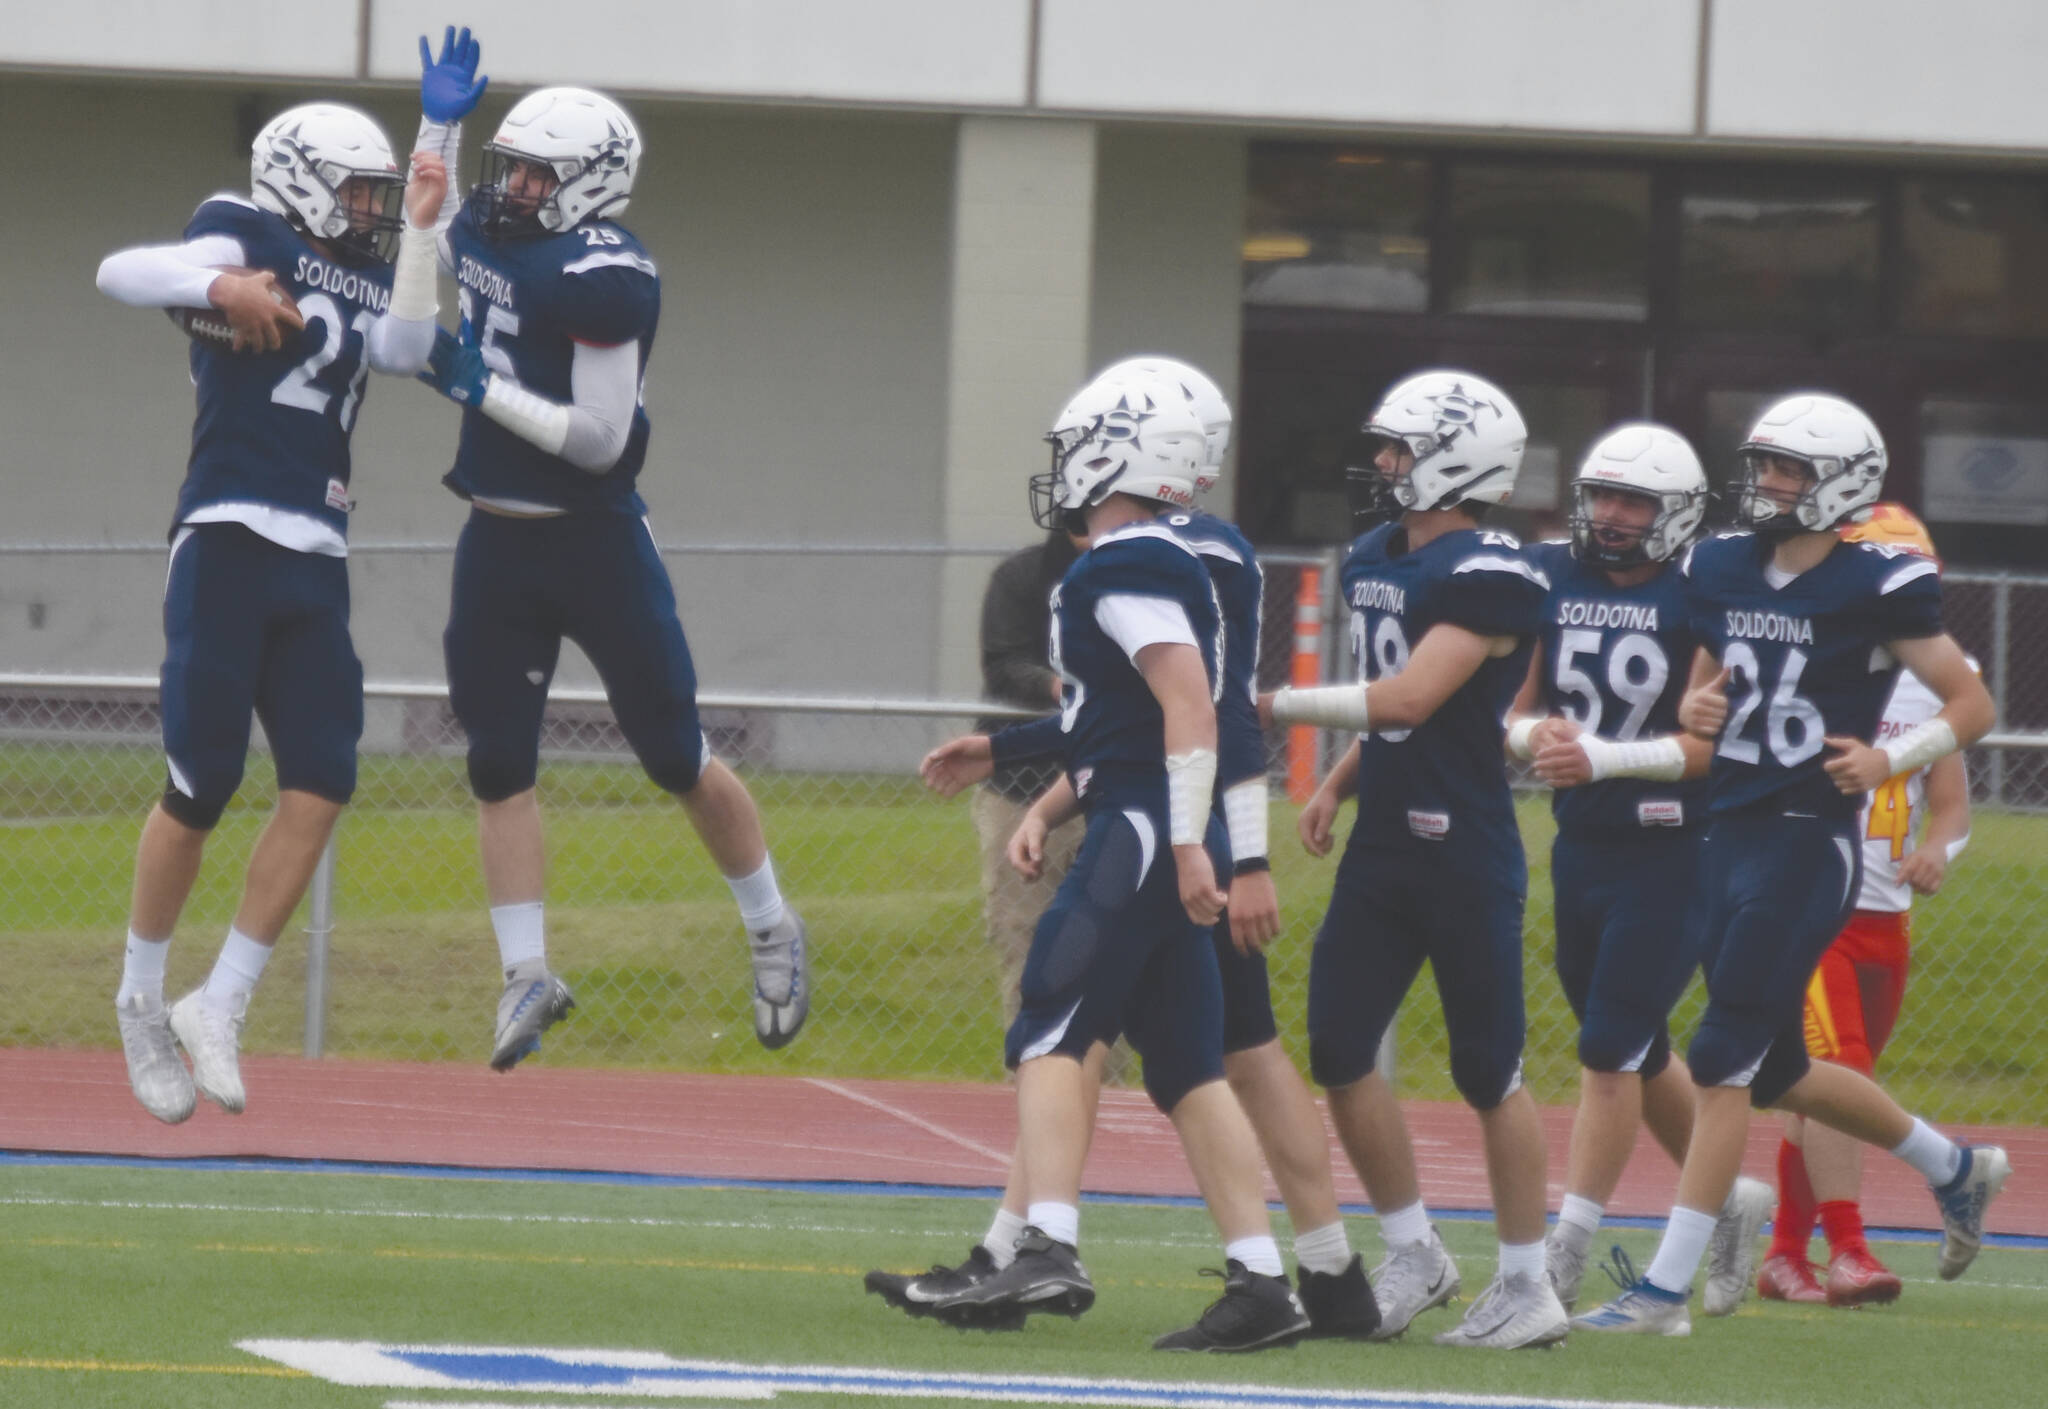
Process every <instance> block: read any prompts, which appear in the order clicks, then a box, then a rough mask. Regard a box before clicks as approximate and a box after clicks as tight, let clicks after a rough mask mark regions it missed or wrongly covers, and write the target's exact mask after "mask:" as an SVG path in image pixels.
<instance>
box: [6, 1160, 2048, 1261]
mask: <svg viewBox="0 0 2048 1409" xmlns="http://www.w3.org/2000/svg"><path fill="white" fill-rule="evenodd" d="M10 1165H11V1166H16V1167H20V1168H27V1169H38V1168H42V1169H151V1170H192V1171H197V1172H203V1173H209V1174H222V1173H227V1174H361V1175H381V1176H385V1177H390V1178H400V1179H477V1180H496V1181H502V1182H505V1183H514V1184H569V1185H578V1184H588V1185H597V1186H600V1187H615V1188H628V1189H739V1190H743V1191H747V1192H752V1193H769V1194H777V1193H779V1194H865V1195H872V1196H874V1197H876V1198H914V1199H976V1200H982V1201H987V1200H991V1199H996V1198H1000V1197H1001V1196H1002V1192H1003V1191H1002V1190H1001V1189H1000V1188H998V1187H996V1186H994V1185H982V1186H979V1187H971V1186H962V1185H958V1184H908V1183H873V1184H870V1183H863V1182H861V1181H859V1180H855V1179H714V1178H707V1177H705V1176H703V1175H695V1174H627V1173H619V1172H614V1171H606V1170H600V1169H477V1168H471V1167H468V1166H465V1165H453V1164H380V1163H377V1162H376V1161H374V1160H319V1159H313V1160H301V1159H249V1158H239V1159H236V1158H224V1157H207V1158H197V1159H157V1158H151V1157H147V1156H142V1155H75V1154H63V1153H59V1152H54V1151H46V1150H0V1169H4V1168H7V1167H8V1166H10ZM1082 1199H1083V1201H1084V1202H1086V1203H1091V1204H1114V1205H1125V1206H1129V1207H1134V1208H1200V1207H1201V1206H1202V1201H1201V1200H1200V1199H1198V1198H1192V1197H1189V1196H1187V1195H1184V1194H1084V1195H1083V1196H1082ZM1268 1207H1269V1208H1271V1209H1274V1210H1276V1211H1277V1210H1279V1209H1280V1207H1281V1206H1280V1205H1279V1204H1277V1203H1274V1204H1269V1205H1268ZM1341 1209H1342V1212H1343V1213H1345V1214H1346V1215H1347V1216H1350V1217H1354V1218H1364V1217H1369V1216H1370V1215H1371V1214H1372V1205H1371V1204H1357V1203H1351V1204H1344V1205H1341ZM1430 1216H1431V1217H1433V1218H1439V1219H1443V1220H1444V1221H1446V1222H1452V1223H1491V1222H1492V1221H1493V1210H1492V1209H1486V1208H1468V1209H1457V1208H1452V1209H1438V1208H1434V1207H1432V1208H1431V1209H1430ZM1600 1226H1601V1227H1603V1228H1649V1229H1660V1228H1662V1227H1663V1226H1664V1220H1663V1218H1661V1217H1648V1218H1646V1217H1640V1216H1626V1215H1624V1216H1609V1217H1607V1218H1605V1219H1603V1220H1601V1225H1600ZM1865 1231H1866V1232H1868V1233H1869V1234H1871V1235H1872V1236H1874V1237H1876V1238H1877V1239H1878V1240H1879V1241H1881V1242H1888V1243H1938V1242H1940V1241H1941V1234H1940V1233H1938V1232H1932V1231H1930V1230H1928V1229H1925V1228H1887V1227H1881V1226H1876V1225H1873V1226H1872V1227H1870V1228H1868V1229H1866V1230H1865ZM1984 1246H1986V1247H1988V1248H2007V1249H2010V1250H2013V1251H2017V1252H2048V1235H2042V1234H2037V1233H1986V1234H1985V1235H1984Z"/></svg>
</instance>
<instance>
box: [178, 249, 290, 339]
mask: <svg viewBox="0 0 2048 1409" xmlns="http://www.w3.org/2000/svg"><path fill="white" fill-rule="evenodd" d="M214 267H215V268H217V269H218V270H220V272H221V273H223V274H257V273H261V272H263V271H261V270H257V269H249V268H246V267H244V266H242V265H237V264H220V265H215V266H214ZM270 296H271V297H272V298H274V299H276V300H277V301H278V302H279V303H281V304H284V305H286V306H287V307H296V305H294V304H293V303H292V298H291V295H290V294H287V293H286V292H285V291H284V290H283V289H272V290H271V291H270ZM164 316H165V317H167V318H169V319H170V320H171V321H172V322H173V323H175V324H177V325H178V327H179V329H180V330H181V331H182V332H183V333H184V334H185V336H186V337H188V338H191V339H192V340H193V341H195V342H204V343H212V344H214V345H215V346H217V347H233V346H234V345H235V330H234V326H233V325H232V324H230V323H229V322H228V316H227V314H225V313H223V312H221V311H220V310H219V309H218V308H211V307H209V308H166V309H165V310H164Z"/></svg>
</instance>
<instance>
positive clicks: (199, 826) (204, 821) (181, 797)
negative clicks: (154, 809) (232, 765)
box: [163, 775, 242, 832]
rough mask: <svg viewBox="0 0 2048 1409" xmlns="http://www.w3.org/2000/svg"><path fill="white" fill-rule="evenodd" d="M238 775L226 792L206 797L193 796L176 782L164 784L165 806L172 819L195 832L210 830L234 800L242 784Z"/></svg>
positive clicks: (165, 810) (216, 824)
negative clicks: (181, 789) (186, 792)
mask: <svg viewBox="0 0 2048 1409" xmlns="http://www.w3.org/2000/svg"><path fill="white" fill-rule="evenodd" d="M241 781H242V780H241V778H240V776H239V775H238V776H237V777H236V778H235V780H234V781H233V782H232V783H231V784H229V786H228V789H227V791H226V792H224V793H215V794H214V795H212V796H211V797H208V798H206V799H200V798H196V797H191V796H189V795H187V794H185V793H182V792H180V791H178V788H177V786H176V785H175V784H173V783H170V782H169V781H166V782H165V784H164V797H163V808H164V812H165V813H166V814H167V815H169V817H170V818H171V820H172V821H175V822H181V823H183V824H184V825H185V826H187V827H190V828H191V829H192V830H193V831H195V832H210V831H212V830H213V829H214V828H215V827H216V826H218V825H219V823H220V815H221V813H223V812H225V811H226V810H227V806H228V804H229V803H230V802H232V801H233V800H234V796H235V788H236V787H238V786H240V785H241Z"/></svg>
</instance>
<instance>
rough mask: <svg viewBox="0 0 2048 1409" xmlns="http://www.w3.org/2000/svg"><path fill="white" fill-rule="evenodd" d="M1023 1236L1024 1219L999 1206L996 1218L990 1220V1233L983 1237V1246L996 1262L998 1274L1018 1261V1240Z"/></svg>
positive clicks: (997, 1206)
mask: <svg viewBox="0 0 2048 1409" xmlns="http://www.w3.org/2000/svg"><path fill="white" fill-rule="evenodd" d="M1023 1236H1024V1219H1023V1217H1022V1216H1021V1215H1019V1214H1015V1213H1012V1212H1010V1211H1009V1210H1008V1209H1006V1208H1004V1207H1003V1206H1002V1205H1001V1204H997V1205H996V1216H995V1217H994V1218H992V1219H990V1220H989V1225H988V1231H987V1232H986V1233H984V1234H982V1235H981V1245H982V1246H983V1247H985V1248H987V1249H988V1255H989V1256H990V1257H992V1258H994V1259H995V1260H996V1270H997V1271H998V1272H1000V1271H1002V1269H1003V1268H1005V1267H1008V1266H1009V1265H1010V1264H1011V1263H1013V1262H1015V1261H1016V1260H1017V1239H1019V1238H1021V1237H1023Z"/></svg>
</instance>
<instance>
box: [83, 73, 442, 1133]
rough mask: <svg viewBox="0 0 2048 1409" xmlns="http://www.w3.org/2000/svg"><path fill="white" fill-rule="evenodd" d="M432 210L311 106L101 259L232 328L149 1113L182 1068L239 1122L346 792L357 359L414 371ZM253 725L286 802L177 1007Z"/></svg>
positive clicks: (170, 694) (172, 713)
mask: <svg viewBox="0 0 2048 1409" xmlns="http://www.w3.org/2000/svg"><path fill="white" fill-rule="evenodd" d="M451 38H452V37H451ZM439 198H440V193H439V190H438V188H436V187H435V186H433V185H432V183H431V182H422V183H416V184H415V185H414V187H413V188H412V189H411V190H410V191H408V190H407V187H406V181H405V178H404V177H403V176H402V175H401V174H400V173H399V169H398V164H397V162H396V161H395V160H394V158H393V156H392V151H391V144H390V142H389V140H388V139H387V138H386V137H385V135H384V133H383V131H382V129H380V128H379V127H378V125H377V124H376V123H375V122H374V121H373V120H372V119H371V118H370V117H369V116H368V115H367V114H365V113H362V112H360V111H358V110H357V109H355V108H350V107H344V106H342V105H340V104H336V103H308V104H304V105H301V106H299V107H294V108H290V109H288V110H286V111H285V112H283V113H280V114H279V115H278V116H277V117H275V118H273V119H272V120H271V121H270V122H268V123H267V124H265V125H264V127H263V129H262V130H261V131H260V132H258V133H257V134H256V139H255V142H254V144H253V147H252V150H251V154H250V192H249V195H247V196H242V195H239V194H236V193H231V192H224V193H221V194H219V195H215V196H211V197H209V198H208V199H207V200H205V201H204V202H202V203H201V204H200V206H199V209H198V210H197V211H196V212H195V213H194V214H193V217H192V220H191V222H190V223H189V224H188V225H187V226H186V227H185V233H184V237H183V239H182V241H181V242H180V243H178V244H175V245H157V246H144V247H138V248H134V249H126V250H121V251H119V252H117V253H115V254H112V255H109V256H108V257H107V259H106V260H105V261H104V262H103V263H102V264H101V265H100V270H99V286H100V288H101V289H102V290H104V291H105V292H106V293H108V294H110V295H111V296H113V297H114V298H117V299H119V300H121V301H122V302H124V303H128V304H132V305H135V306H138V307H152V308H171V309H176V308H206V307H212V308H216V309H218V310H220V312H221V313H222V314H223V315H224V316H225V318H226V320H227V321H228V323H229V325H230V326H231V327H232V329H233V332H234V338H233V345H232V346H231V347H222V346H219V345H217V344H211V343H207V342H204V341H201V340H200V339H199V338H197V337H195V338H194V340H193V343H192V347H191V352H190V360H191V374H192V382H193V386H194V388H195V390H196V396H197V402H198V412H197V416H196V418H195V419H194V422H193V427H192V452H191V458H190V460H189V461H188V462H187V465H186V471H185V480H184V484H183V486H182V487H181V488H180V490H179V492H178V504H177V509H176V512H175V513H174V514H173V516H172V520H171V531H170V538H171V554H170V567H169V571H168V573H167V575H166V581H165V587H164V636H165V643H166V649H165V653H164V664H163V679H162V707H163V733H164V754H165V759H166V763H167V767H168V773H169V781H168V783H167V784H166V786H165V789H164V794H163V798H162V800H161V801H160V802H159V803H158V804H157V805H156V807H155V808H154V809H153V810H152V811H151V813H150V816H149V820H148V821H147V822H146V823H145V824H144V826H143V831H142V840H141V844H140V846H139V847H138V849H137V853H136V860H135V886H134V895H133V901H132V904H131V907H130V911H129V923H128V942H127V951H126V959H125V962H124V965H123V968H122V976H121V986H120V989H119V992H118V994H117V995H116V998H115V1008H116V1012H117V1015H118V1017H119V1020H120V1028H121V1042H122V1047H123V1048H124V1050H125V1051H126V1054H127V1059H128V1075H129V1081H130V1084H131V1085H132V1086H133V1088H134V1090H135V1095H136V1097H137V1099H138V1100H140V1101H141V1103H142V1105H143V1106H144V1107H145V1108H146V1109H147V1110H148V1111H149V1112H150V1114H152V1115H154V1116H156V1117H157V1118H158V1119H159V1120H163V1121H169V1122H176V1121H181V1120H184V1119H185V1118H186V1117H187V1116H189V1115H190V1114H191V1113H192V1109H193V1106H194V1103H195V1085H194V1082H195V1078H196V1082H197V1088H196V1089H197V1093H199V1094H204V1095H205V1096H206V1097H207V1098H208V1099H209V1100H212V1101H214V1102H216V1103H217V1104H218V1105H219V1106H220V1107H221V1109H223V1110H226V1111H229V1112H239V1111H240V1110H241V1109H242V1107H243V1104H244V1101H245V1091H244V1088H243V1084H242V1078H241V1070H240V1060H239V1052H238V1047H239V1043H240V1035H241V1029H242V1023H243V1019H244V1015H245V1013H246V1011H247V1008H248V1003H249V997H250V994H251V992H252V991H253V990H254V988H255V985H256V982H257V980H258V978H259V977H260V976H261V974H262V972H263V968H264V965H265V964H266V962H267V961H268V960H269V957H270V953H271V950H272V947H273V946H274V945H275V943H276V941H277V936H278V934H279V932H280V931H281V930H282V929H283V928H284V924H285V921H286V920H287V919H289V918H290V916H291V912H292V910H293V909H294V908H295V907H296V906H297V904H298V902H299V898H300V897H301V896H302V895H303V894H304V893H305V889H306V886H307V884H308V882H309V881H310V880H311V878H312V874H313V868H314V866H315V864H316V863H317V861H318V860H319V857H320V853H321V851H322V849H323V848H324V847H325V846H326V843H327V838H328V835H329V834H330V832H331V831H332V830H333V826H334V820H335V818H336V817H337V816H338V815H339V813H340V811H341V808H342V806H343V805H344V804H345V803H346V802H347V801H348V800H349V797H350V795H351V794H352V793H353V791H354V789H355V780H356V742H357V739H358V738H359V736H360V735H361V733H362V723H363V702H362V665H361V663H360V662H359V661H358V660H357V659H356V654H355V649H354V646H353V644H352V643H351V641H350V638H349V628H348V614H349V593H348V570H347V562H346V558H347V554H348V544H347V533H348V514H349V509H350V507H351V492H350V462H349V439H350V433H351V432H352V431H353V430H354V429H355V424H356V417H357V414H358V413H359V412H360V410H361V409H362V403H363V396H364V393H365V390H366V387H365V380H366V378H367V376H368V374H369V371H370V369H371V368H373V367H374V368H377V369H378V370H380V371H385V372H393V373H397V374H401V375H403V374H406V373H408V372H409V371H410V369H411V367H412V366H413V365H416V363H417V361H418V359H419V358H421V357H424V356H425V355H426V351H427V349H428V348H429V347H430V346H431V344H432V338H433V325H432V323H431V321H427V322H413V323H407V322H405V321H404V320H403V319H401V318H399V317H397V316H396V315H394V314H393V313H392V311H391V302H392V293H391V291H392V266H391V259H392V254H393V249H394V244H395V241H396V239H397V236H398V231H399V226H400V223H401V218H400V214H399V210H400V205H401V201H402V200H403V202H404V203H406V204H408V205H409V206H410V207H411V208H412V210H413V212H414V214H415V216H416V217H417V218H431V214H430V213H431V211H432V209H433V207H434V206H435V205H436V204H438V202H439ZM224 271H230V272H224ZM232 271H247V272H232ZM252 713H253V714H254V715H255V716H256V717H258V718H260V719H262V721H263V728H264V733H265V735H266V736H267V737H268V739H269V741H270V747H271V751H272V753H273V755H274V757H275V760H276V765H277V782H278V802H277V810H276V812H275V813H274V814H273V815H272V817H271V819H270V821H269V822H268V824H267V825H266V826H265V828H264V830H263V834H262V836H261V837H260V838H259V839H258V841H257V843H256V847H255V850H254V852H253V853H252V854H251V856H250V859H249V869H248V877H247V881H246V883H245V885H244V889H243V893H242V900H241V903H240V905H239V907H238V908H237V910H236V912H235V919H234V923H233V925H232V927H231V928H230V929H229V931H228V936H227V941H226V943H225V944H224V945H223V946H222V948H221V952H220V957H219V959H218V961H217V962H216V963H215V965H214V967H213V970H212V972H211V974H210V975H209V977H208V978H207V980H206V982H205V984H204V985H203V986H202V987H201V988H199V989H197V990H194V991H193V992H192V993H190V994H187V995H186V996H185V997H184V998H181V999H179V1000H178V1002H177V1003H175V1004H174V1005H171V1006H170V1007H169V1008H168V1009H167V1008H166V1007H165V1005H164V1001H163V980H164V963H165V959H166V957H167V952H168V950H169V948H170V940H171V935H172V932H173V930H174V929H175V928H176V925H177V921H178V916H179V913H180V912H181V911H182V910H183V908H184V904H185V900H186V897H187V896H188V895H189V894H190V893H191V888H192V884H193V881H194V880H195V878H196V877H197V875H198V871H199V865H200V860H201V856H202V853H203V852H204V850H205V846H206V839H207V835H208V833H209V832H211V830H212V829H213V827H214V825H215V823H216V822H217V821H218V820H219V818H220V815H221V812H222V810H223V809H224V808H225V807H226V806H227V804H228V802H229V800H230V799H231V798H232V797H233V796H234V794H235V791H236V789H237V788H238V787H239V786H240V784H241V779H242V767H243V761H244V759H245V757H246V755H247V753H248V747H249V721H250V717H251V715H252ZM179 1045H182V1046H183V1047H184V1048H185V1050H186V1052H187V1053H188V1054H189V1055H190V1056H191V1058H192V1062H193V1070H192V1072H191V1073H190V1074H188V1073H187V1072H186V1070H185V1067H184V1064H183V1063H182V1062H181V1061H180V1060H179V1059H178V1054H177V1046H179Z"/></svg>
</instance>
